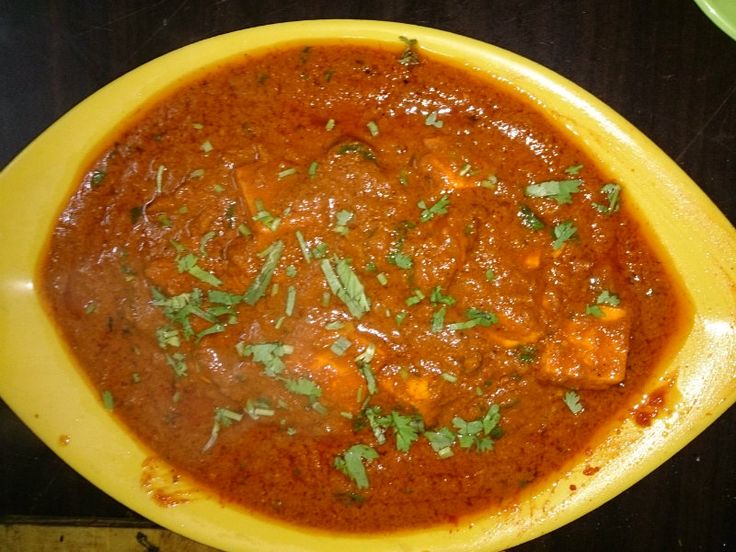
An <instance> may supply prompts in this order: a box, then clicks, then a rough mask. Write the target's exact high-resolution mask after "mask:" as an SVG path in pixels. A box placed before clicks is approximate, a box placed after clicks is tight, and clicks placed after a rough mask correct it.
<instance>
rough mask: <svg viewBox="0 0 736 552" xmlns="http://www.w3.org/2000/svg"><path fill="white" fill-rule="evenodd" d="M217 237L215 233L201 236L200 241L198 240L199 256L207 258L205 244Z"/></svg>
mask: <svg viewBox="0 0 736 552" xmlns="http://www.w3.org/2000/svg"><path fill="white" fill-rule="evenodd" d="M215 236H217V233H216V232H207V233H206V234H205V235H204V236H202V239H201V240H199V254H200V255H201V256H202V257H206V256H207V243H208V242H209V241H210V240H212V238H214V237H215Z"/></svg>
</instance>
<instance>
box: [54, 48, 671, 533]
mask: <svg viewBox="0 0 736 552" xmlns="http://www.w3.org/2000/svg"><path fill="white" fill-rule="evenodd" d="M101 147H105V148H106V149H105V151H104V153H102V154H101V155H100V156H99V158H98V159H96V160H95V161H94V163H92V164H91V165H90V166H89V167H87V168H86V172H85V173H84V176H83V177H81V178H80V180H81V183H80V185H79V188H78V189H77V190H76V191H75V192H74V194H73V196H72V197H71V199H70V201H69V203H68V205H67V206H66V207H65V209H64V211H63V213H62V214H61V216H60V218H59V220H58V223H57V226H56V228H55V230H54V232H53V236H52V238H51V241H50V246H49V254H48V258H47V261H46V263H45V265H44V266H43V267H42V279H43V288H44V292H45V295H46V299H47V303H48V305H49V309H50V311H51V312H52V314H53V316H54V318H55V320H56V321H57V323H58V326H59V328H60V330H61V332H62V333H63V335H64V336H65V339H66V341H67V342H68V344H69V347H70V349H71V350H72V352H73V354H74V355H75V357H76V358H77V360H78V362H79V365H80V366H81V367H82V368H83V370H84V371H85V372H86V374H87V375H88V376H89V378H90V380H91V381H92V383H93V384H94V386H95V387H96V388H97V389H98V390H99V394H100V397H101V401H102V402H103V403H104V405H105V406H106V407H107V408H108V409H109V410H111V411H112V414H113V415H115V416H118V417H119V418H120V419H121V420H123V422H124V423H125V424H126V425H127V427H128V428H129V429H130V431H131V432H132V433H134V434H135V435H136V436H137V438H139V440H140V441H141V442H142V443H144V444H145V445H146V446H147V447H148V448H149V449H150V450H151V451H153V453H154V454H156V455H157V456H159V457H160V458H162V459H164V460H166V461H167V462H168V463H170V464H171V465H173V466H175V467H176V469H177V470H179V471H180V472H181V473H183V474H187V475H189V476H190V477H192V478H194V480H196V481H198V482H199V483H200V484H201V485H203V486H204V487H206V488H209V489H211V490H212V491H213V492H216V493H217V494H218V496H220V497H221V498H222V499H223V500H224V501H226V502H231V503H237V504H239V505H242V506H244V507H245V508H247V509H248V510H250V511H254V512H257V513H260V514H264V515H266V516H268V517H272V518H276V519H280V520H284V521H287V522H290V523H295V524H298V525H303V526H310V527H316V528H323V529H329V530H338V531H349V532H364V531H365V532H370V531H388V530H395V529H401V528H409V527H424V526H430V525H437V524H445V523H457V522H458V520H461V519H462V518H463V517H465V516H468V515H473V514H479V513H482V512H484V511H489V510H493V509H495V508H498V507H500V506H501V505H504V504H507V503H509V502H513V501H514V500H515V499H516V498H517V497H518V496H519V493H520V492H521V491H522V489H523V488H524V487H526V486H528V485H529V484H533V483H538V482H540V481H543V480H544V478H545V477H547V476H549V475H550V474H553V473H554V472H555V471H556V470H559V469H560V468H561V467H563V466H565V465H566V463H567V462H569V461H570V459H571V458H573V457H575V456H576V455H579V454H581V453H582V452H583V451H584V450H585V448H586V446H588V444H589V442H590V440H591V439H592V438H593V436H594V434H595V432H596V430H597V429H599V428H600V427H601V426H602V425H603V424H605V423H606V422H607V421H610V419H611V416H614V415H616V413H620V412H622V411H623V412H624V413H626V412H627V411H628V409H630V408H631V405H632V404H634V403H635V402H636V401H637V400H639V399H641V394H640V391H639V390H640V389H641V386H642V384H643V382H645V381H646V380H647V379H648V377H649V376H650V374H651V372H652V370H653V368H654V366H655V364H656V363H657V361H658V359H660V358H661V357H662V355H663V351H664V350H665V347H666V345H667V343H668V341H670V340H671V339H672V336H673V332H674V331H675V326H676V324H673V320H676V319H677V316H678V313H680V312H682V306H681V303H680V301H679V300H678V290H677V288H676V287H675V286H674V284H673V282H672V279H671V278H670V276H669V273H668V272H667V270H665V266H664V265H663V263H662V262H661V260H660V259H658V257H657V256H656V255H655V254H654V250H653V248H652V247H651V245H650V244H649V242H648V239H647V237H646V235H645V234H644V233H642V230H641V229H640V227H639V226H638V225H637V223H636V221H635V219H634V218H632V216H631V212H630V209H629V207H627V203H626V199H627V198H626V193H625V190H622V188H621V187H620V185H619V184H618V183H616V182H612V181H610V180H609V179H608V178H606V176H605V175H604V174H602V173H601V172H600V170H598V169H597V168H596V166H595V163H594V161H593V160H592V159H590V158H589V157H588V156H586V155H585V154H584V153H583V152H582V151H581V149H579V148H578V147H577V146H576V145H575V144H574V143H572V142H571V141H570V140H569V138H568V137H566V135H563V134H562V133H561V132H560V131H559V130H558V129H557V128H556V127H555V126H553V125H552V124H551V123H550V122H549V121H548V120H547V119H545V117H544V115H543V114H541V113H540V112H539V111H538V108H536V107H535V106H533V105H532V104H531V103H530V102H529V101H527V100H525V99H523V98H522V97H521V96H520V95H517V94H516V93H513V92H511V91H510V90H509V89H507V88H505V87H501V86H500V85H498V84H494V83H493V82H490V81H489V80H488V79H483V78H481V77H479V76H477V75H475V74H473V73H471V72H469V71H467V70H465V69H461V68H459V67H455V66H452V65H449V64H447V63H445V62H442V61H440V60H438V59H432V58H431V57H429V56H428V55H426V54H424V53H423V52H422V51H421V49H420V48H419V46H418V45H417V44H416V43H415V42H414V41H411V40H408V39H403V42H400V41H399V40H397V46H396V47H395V48H393V49H391V48H387V47H378V46H370V45H365V44H351V43H341V44H317V45H313V46H311V47H305V46H302V45H300V46H299V47H287V48H283V49H279V50H275V51H269V52H266V53H264V54H263V55H258V56H253V57H244V58H242V59H240V60H239V61H237V62H232V63H229V64H226V65H223V66H222V67H219V68H218V69H215V70H212V71H210V72H209V73H207V74H204V75H203V74H200V75H199V76H198V77H197V78H196V80H192V81H190V82H188V83H186V84H185V85H183V86H181V87H180V88H178V89H176V90H175V91H173V92H171V93H169V94H168V95H167V96H166V97H162V98H159V99H157V100H156V102H155V103H153V104H150V105H148V106H147V107H146V108H145V109H144V110H143V112H142V113H141V114H139V115H137V116H136V118H135V119H134V120H130V121H128V122H127V124H126V126H125V127H124V128H122V129H121V130H120V132H118V134H117V135H116V136H115V137H114V140H110V142H108V144H107V145H106V146H101ZM637 393H639V395H637ZM571 492H572V491H571Z"/></svg>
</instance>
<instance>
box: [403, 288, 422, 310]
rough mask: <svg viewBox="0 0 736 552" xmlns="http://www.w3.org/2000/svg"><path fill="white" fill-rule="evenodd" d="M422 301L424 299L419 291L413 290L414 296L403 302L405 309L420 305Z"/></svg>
mask: <svg viewBox="0 0 736 552" xmlns="http://www.w3.org/2000/svg"><path fill="white" fill-rule="evenodd" d="M422 299H424V294H423V293H422V291H421V290H419V289H415V290H414V295H412V296H411V297H409V298H408V299H407V300H406V301H405V302H406V306H407V307H412V306H414V305H416V304H418V303H421V301H422Z"/></svg>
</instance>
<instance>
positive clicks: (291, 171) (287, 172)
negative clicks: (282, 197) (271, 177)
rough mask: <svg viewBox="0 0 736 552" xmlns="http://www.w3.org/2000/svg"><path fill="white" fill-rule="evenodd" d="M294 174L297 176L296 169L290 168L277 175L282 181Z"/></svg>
mask: <svg viewBox="0 0 736 552" xmlns="http://www.w3.org/2000/svg"><path fill="white" fill-rule="evenodd" d="M293 174H296V169H295V168H294V167H288V168H286V169H283V170H280V171H279V172H278V174H277V175H276V178H277V179H278V180H281V179H282V178H286V177H287V176H291V175H293Z"/></svg>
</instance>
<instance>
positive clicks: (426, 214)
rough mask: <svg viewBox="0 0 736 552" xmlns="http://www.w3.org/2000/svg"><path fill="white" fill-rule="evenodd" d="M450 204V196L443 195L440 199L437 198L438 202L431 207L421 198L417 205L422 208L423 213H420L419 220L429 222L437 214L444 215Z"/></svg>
mask: <svg viewBox="0 0 736 552" xmlns="http://www.w3.org/2000/svg"><path fill="white" fill-rule="evenodd" d="M449 205H450V196H448V195H443V196H441V197H440V199H438V200H437V202H436V203H435V204H434V205H432V206H431V207H427V204H426V202H425V201H424V200H421V201H420V202H419V203H417V207H419V208H420V209H421V210H422V213H421V214H420V215H419V220H420V221H421V222H427V221H429V220H432V219H433V218H434V217H436V216H437V215H444V214H445V213H447V207H448V206H449Z"/></svg>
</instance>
